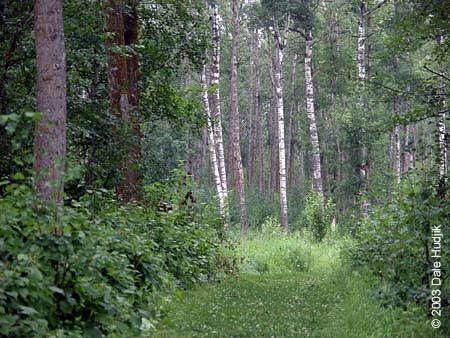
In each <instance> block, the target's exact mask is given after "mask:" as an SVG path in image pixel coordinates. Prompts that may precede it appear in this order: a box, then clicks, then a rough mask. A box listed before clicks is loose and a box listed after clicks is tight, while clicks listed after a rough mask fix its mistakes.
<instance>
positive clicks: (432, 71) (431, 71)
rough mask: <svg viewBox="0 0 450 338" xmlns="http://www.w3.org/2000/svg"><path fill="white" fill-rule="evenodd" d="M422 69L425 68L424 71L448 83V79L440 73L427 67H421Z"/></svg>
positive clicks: (449, 79)
mask: <svg viewBox="0 0 450 338" xmlns="http://www.w3.org/2000/svg"><path fill="white" fill-rule="evenodd" d="M423 68H425V69H426V70H428V71H429V72H430V73H433V74H434V75H437V76H439V77H441V78H443V79H445V80H447V81H449V82H450V78H448V77H447V76H445V75H444V74H442V73H438V72H436V71H434V70H432V69H430V68H428V66H427V65H425V66H423Z"/></svg>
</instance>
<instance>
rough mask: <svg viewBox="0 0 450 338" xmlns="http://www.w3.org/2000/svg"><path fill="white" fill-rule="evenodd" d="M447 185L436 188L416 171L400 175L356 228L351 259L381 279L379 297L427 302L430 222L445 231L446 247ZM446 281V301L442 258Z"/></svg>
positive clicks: (448, 242)
mask: <svg viewBox="0 0 450 338" xmlns="http://www.w3.org/2000/svg"><path fill="white" fill-rule="evenodd" d="M446 189H447V190H445V189H444V190H441V192H439V190H438V189H436V185H435V184H434V183H433V182H428V181H426V180H425V181H424V180H423V178H422V177H421V176H419V175H416V174H411V175H410V176H409V177H408V178H407V179H405V180H404V182H403V184H402V185H401V187H399V189H398V191H396V192H395V193H394V194H393V195H392V197H391V201H390V202H389V203H387V204H386V205H384V206H382V207H378V208H374V210H373V213H372V214H371V215H370V217H369V218H368V219H367V220H365V221H364V222H363V223H362V224H361V225H360V227H359V228H358V229H356V231H357V235H356V240H357V243H356V245H355V246H354V247H351V248H350V249H349V250H348V254H349V258H350V260H351V261H352V262H353V264H354V265H357V266H361V265H367V266H368V267H369V269H370V270H371V271H372V272H373V273H375V274H376V275H378V276H379V277H380V278H381V279H382V280H383V281H384V284H382V287H380V288H379V289H378V290H377V291H376V295H377V297H379V298H381V299H383V300H384V301H386V302H387V303H394V304H404V303H405V302H406V301H408V300H412V301H417V302H422V303H426V301H427V300H428V299H429V297H430V295H431V291H430V290H431V284H430V283H431V279H432V278H433V271H432V268H433V258H432V256H431V250H432V249H433V243H432V237H431V236H432V232H431V231H432V227H434V226H436V227H439V228H440V229H441V230H442V232H443V238H442V243H441V246H442V250H445V249H444V248H448V247H450V240H449V238H450V233H449V231H448V227H447V226H445V225H446V224H448V215H449V212H450V209H449V203H448V198H449V196H448V187H447V188H446ZM441 263H442V267H441V270H442V273H443V276H442V277H441V280H442V281H444V282H443V284H442V286H441V291H442V293H443V295H442V302H443V304H446V303H448V302H449V301H450V287H449V285H448V281H447V282H445V280H446V278H447V276H448V271H449V269H450V266H449V262H448V260H447V261H446V260H445V259H442V260H441Z"/></svg>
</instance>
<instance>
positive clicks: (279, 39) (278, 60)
mask: <svg viewBox="0 0 450 338" xmlns="http://www.w3.org/2000/svg"><path fill="white" fill-rule="evenodd" d="M274 21H275V20H274ZM288 27H289V18H288V20H287V23H286V30H285V32H284V36H282V35H281V32H280V29H279V26H278V24H277V23H276V24H275V42H276V44H275V52H276V54H275V55H276V57H275V87H276V99H277V116H278V160H279V185H280V205H281V226H282V227H283V228H284V229H285V230H287V229H288V227H289V220H288V209H287V193H286V189H287V182H286V148H285V141H284V102H283V82H282V66H283V60H284V48H285V47H286V43H287V33H288Z"/></svg>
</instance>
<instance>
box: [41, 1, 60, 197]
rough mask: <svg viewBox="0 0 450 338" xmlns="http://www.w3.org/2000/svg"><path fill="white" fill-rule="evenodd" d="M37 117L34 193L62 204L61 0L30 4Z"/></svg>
mask: <svg viewBox="0 0 450 338" xmlns="http://www.w3.org/2000/svg"><path fill="white" fill-rule="evenodd" d="M34 18H35V23H34V27H35V37H36V65H37V90H36V105H37V111H38V112H39V113H41V114H42V117H41V118H40V119H38V120H37V122H36V128H35V136H34V166H33V170H34V174H35V180H34V183H35V189H36V195H37V196H38V197H39V199H41V200H42V201H43V202H44V203H45V204H47V205H50V206H52V205H53V206H55V205H62V204H63V190H64V182H63V176H64V168H65V165H64V164H65V157H66V60H65V46H64V25H63V2H62V0H36V2H35V4H34Z"/></svg>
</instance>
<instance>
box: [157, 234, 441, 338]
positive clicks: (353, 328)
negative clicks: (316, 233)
mask: <svg viewBox="0 0 450 338" xmlns="http://www.w3.org/2000/svg"><path fill="white" fill-rule="evenodd" d="M339 247H340V242H339V241H332V242H327V243H324V244H320V245H319V244H311V243H310V242H309V241H306V240H305V239H303V238H302V237H301V236H300V235H298V234H297V235H293V236H288V235H285V234H282V233H279V232H277V231H276V230H274V231H272V230H270V229H264V228H263V232H261V233H253V234H249V235H248V236H247V237H246V238H244V239H241V240H240V243H239V245H238V246H237V248H236V249H235V250H234V251H233V252H228V254H230V255H233V256H234V257H235V258H237V260H238V261H239V262H240V263H239V264H240V271H241V273H239V274H237V275H235V276H230V277H228V278H226V279H225V280H223V281H222V282H220V283H216V284H204V285H200V286H198V287H197V288H196V289H195V290H192V291H189V292H185V293H182V294H180V296H179V297H178V298H177V299H176V300H175V301H173V302H172V303H171V305H170V308H169V315H168V316H167V317H166V318H165V319H164V320H163V321H161V322H160V323H159V324H158V325H157V329H156V331H155V333H154V334H153V335H152V337H154V338H177V337H180V338H188V337H234V338H237V337H277V338H278V337H317V338H353V337H354V338H366V337H367V338H384V337H386V338H407V337H408V338H413V337H417V338H428V337H430V338H431V337H436V338H437V337H444V335H443V334H442V332H441V335H439V332H440V331H439V330H433V329H431V328H430V324H429V322H428V321H427V319H426V317H425V314H424V313H423V312H422V311H421V310H419V309H418V308H415V307H411V308H409V309H408V311H403V310H401V309H398V308H396V309H392V308H385V307H382V306H381V305H380V303H379V302H378V301H377V300H375V299H373V298H372V297H371V296H370V291H371V289H373V286H374V285H373V283H375V281H374V280H373V278H371V277H370V275H369V274H368V273H364V272H363V271H350V270H349V269H348V268H347V267H345V266H341V262H340V260H339ZM293 254H298V255H300V259H298V260H297V261H296V260H295V259H294V258H292V255H293ZM289 257H291V258H289ZM286 262H287V263H286Z"/></svg>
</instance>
